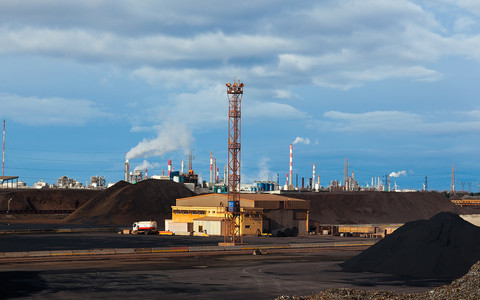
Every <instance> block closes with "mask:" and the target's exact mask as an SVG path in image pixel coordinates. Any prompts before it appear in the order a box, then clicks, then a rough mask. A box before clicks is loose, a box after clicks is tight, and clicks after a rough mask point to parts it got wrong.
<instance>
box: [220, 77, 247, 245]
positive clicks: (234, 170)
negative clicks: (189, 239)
mask: <svg viewBox="0 0 480 300" xmlns="http://www.w3.org/2000/svg"><path fill="white" fill-rule="evenodd" d="M226 85H227V97H228V214H227V222H226V223H227V226H226V228H225V229H226V230H225V239H224V242H225V243H233V244H235V243H238V242H240V243H242V242H243V240H242V235H241V231H240V226H241V224H242V214H241V212H240V136H241V102H242V97H243V86H244V84H243V83H241V82H240V81H238V82H235V81H234V82H233V84H232V83H227V84H226Z"/></svg>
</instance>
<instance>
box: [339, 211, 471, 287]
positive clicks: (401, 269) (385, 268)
mask: <svg viewBox="0 0 480 300" xmlns="http://www.w3.org/2000/svg"><path fill="white" fill-rule="evenodd" d="M478 260H480V227H477V226H475V225H472V224H470V223H469V222H467V221H465V220H463V219H462V218H461V217H459V216H458V215H456V214H453V213H448V212H442V213H439V214H437V215H435V216H434V217H432V218H430V219H429V220H418V221H413V222H408V223H406V224H405V225H403V226H402V227H400V228H399V229H397V230H396V231H394V232H393V233H392V234H391V235H389V236H387V237H386V238H384V239H383V240H381V241H379V242H378V243H376V244H375V245H373V246H371V247H370V248H368V249H367V250H365V251H363V252H362V253H360V254H359V255H357V256H355V257H353V258H351V259H349V260H347V261H346V262H345V263H343V264H342V265H341V266H342V268H343V269H344V270H345V271H370V272H378V273H387V274H396V275H407V276H412V277H426V278H445V279H455V278H458V277H460V276H463V275H464V274H466V273H467V272H468V270H469V268H470V267H471V266H472V265H473V264H474V263H475V262H477V261H478Z"/></svg>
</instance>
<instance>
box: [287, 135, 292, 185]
mask: <svg viewBox="0 0 480 300" xmlns="http://www.w3.org/2000/svg"><path fill="white" fill-rule="evenodd" d="M289 174H290V175H289V176H288V178H289V182H288V184H289V185H292V184H293V182H292V178H293V145H292V144H290V169H289Z"/></svg>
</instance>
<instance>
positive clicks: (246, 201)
mask: <svg viewBox="0 0 480 300" xmlns="http://www.w3.org/2000/svg"><path fill="white" fill-rule="evenodd" d="M176 202H177V203H176V204H177V205H176V206H203V207H227V206H228V195H227V194H206V195H200V196H194V197H187V198H180V199H177V201H176ZM240 206H241V207H243V208H263V209H309V207H310V203H309V202H308V201H306V200H302V199H296V198H290V197H286V196H280V195H272V194H240Z"/></svg>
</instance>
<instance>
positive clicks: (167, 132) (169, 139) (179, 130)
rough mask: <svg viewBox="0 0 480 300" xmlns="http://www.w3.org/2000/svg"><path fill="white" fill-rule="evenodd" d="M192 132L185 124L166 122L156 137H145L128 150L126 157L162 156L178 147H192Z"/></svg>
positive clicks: (184, 148)
mask: <svg viewBox="0 0 480 300" xmlns="http://www.w3.org/2000/svg"><path fill="white" fill-rule="evenodd" d="M191 142H192V134H191V132H190V130H188V128H187V127H186V126H185V125H183V124H171V123H170V124H166V125H164V126H162V127H161V130H160V132H159V133H158V135H157V137H156V138H154V139H143V140H142V141H141V142H140V143H138V145H136V146H135V147H133V148H132V149H130V151H128V152H127V155H126V159H133V158H139V157H144V158H147V157H151V156H161V155H164V154H165V153H168V152H172V151H175V150H178V149H183V150H184V151H185V152H186V151H188V149H190V144H191Z"/></svg>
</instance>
